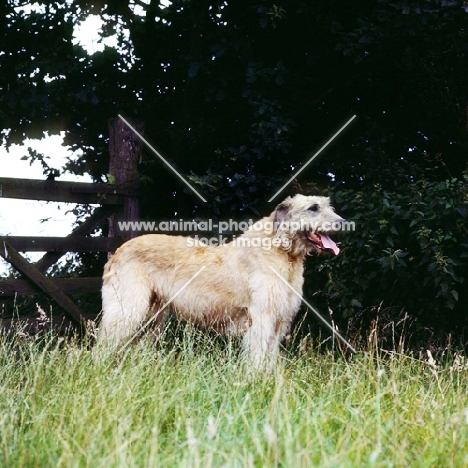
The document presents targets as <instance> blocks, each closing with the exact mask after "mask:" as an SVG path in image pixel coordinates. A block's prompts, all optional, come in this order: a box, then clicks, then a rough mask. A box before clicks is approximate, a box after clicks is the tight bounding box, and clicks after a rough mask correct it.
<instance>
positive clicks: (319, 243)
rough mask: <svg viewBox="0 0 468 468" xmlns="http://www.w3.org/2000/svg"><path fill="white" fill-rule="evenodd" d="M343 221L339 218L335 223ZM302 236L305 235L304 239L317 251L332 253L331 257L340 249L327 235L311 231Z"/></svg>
mask: <svg viewBox="0 0 468 468" xmlns="http://www.w3.org/2000/svg"><path fill="white" fill-rule="evenodd" d="M343 221H344V219H343V218H340V219H339V220H337V221H336V222H338V223H342V222H343ZM304 234H305V237H306V239H307V240H308V241H309V242H310V243H312V244H313V245H314V247H315V248H316V249H317V250H321V251H326V250H328V251H331V252H333V255H338V254H339V253H340V248H339V247H338V246H337V245H336V244H335V241H334V240H333V239H331V238H330V236H329V235H327V234H325V233H323V232H321V233H318V232H315V233H314V232H311V231H308V232H305V233H304Z"/></svg>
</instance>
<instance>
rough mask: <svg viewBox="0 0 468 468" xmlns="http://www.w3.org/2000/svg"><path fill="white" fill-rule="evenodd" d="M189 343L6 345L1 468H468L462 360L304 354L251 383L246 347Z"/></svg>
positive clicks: (16, 339)
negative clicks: (113, 351)
mask: <svg viewBox="0 0 468 468" xmlns="http://www.w3.org/2000/svg"><path fill="white" fill-rule="evenodd" d="M183 335H184V336H181V337H180V340H175V341H176V343H175V344H174V342H173V343H171V345H166V346H160V345H156V344H154V343H151V342H149V341H146V340H143V341H140V342H139V343H138V344H136V345H134V346H131V347H128V348H127V349H126V350H125V352H124V353H123V354H122V355H119V356H118V357H115V356H110V355H102V354H101V355H98V354H97V353H96V350H95V349H93V348H92V347H90V346H86V345H85V344H83V343H82V342H81V343H80V342H77V341H74V340H72V339H67V340H62V341H60V340H57V339H56V338H54V337H52V336H50V335H47V336H45V337H41V338H29V337H23V336H21V334H16V335H14V336H3V337H0V409H1V413H0V466H5V467H21V468H24V467H88V466H89V467H103V468H104V467H105V468H110V467H145V468H146V467H203V468H205V467H207V468H209V467H276V466H278V467H314V466H317V467H340V468H341V467H366V466H376V467H380V466H381V467H413V466H414V467H431V466H434V467H451V466H459V467H464V466H468V397H467V376H468V370H467V365H465V362H464V360H463V359H462V358H461V357H460V356H451V357H450V358H447V359H446V361H447V362H445V363H436V362H434V361H433V360H431V359H430V358H428V357H427V356H425V355H422V356H421V357H420V358H414V357H410V356H406V355H400V354H397V353H391V354H387V355H386V356H381V355H379V353H377V352H367V353H361V354H358V355H356V356H354V357H353V358H352V359H344V358H343V357H340V356H339V355H334V354H332V353H324V352H319V351H318V350H317V349H314V348H313V347H312V348H311V347H303V349H302V351H300V352H298V353H296V354H295V355H292V357H291V358H290V359H289V360H286V359H283V361H282V362H281V363H279V365H278V366H277V369H276V371H275V373H274V375H272V376H270V377H265V376H261V375H258V376H253V377H252V376H247V375H246V373H245V369H243V367H242V366H241V365H240V364H239V360H238V356H237V350H236V346H235V343H234V344H230V343H229V342H228V343H224V345H223V344H220V343H218V342H216V341H213V340H210V339H209V338H207V337H205V335H202V334H200V333H198V332H196V331H193V330H188V331H185V332H184V333H183ZM173 341H174V340H173Z"/></svg>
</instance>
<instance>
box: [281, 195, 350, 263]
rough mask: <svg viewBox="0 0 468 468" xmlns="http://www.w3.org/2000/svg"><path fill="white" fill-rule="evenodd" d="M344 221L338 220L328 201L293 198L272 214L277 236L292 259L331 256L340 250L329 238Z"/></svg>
mask: <svg viewBox="0 0 468 468" xmlns="http://www.w3.org/2000/svg"><path fill="white" fill-rule="evenodd" d="M344 221H345V220H344V219H343V218H341V217H340V216H338V215H337V214H336V213H335V211H334V210H333V208H332V206H331V205H330V200H329V198H327V197H319V196H305V195H295V196H294V197H288V198H286V200H284V201H283V202H282V203H280V204H279V205H278V206H277V207H276V210H275V211H274V224H275V230H276V235H277V236H279V237H281V238H283V239H284V238H287V239H288V241H289V248H288V251H290V253H291V254H293V255H300V254H307V253H311V252H313V251H315V252H317V253H323V252H332V253H333V254H334V255H338V253H339V252H340V249H339V248H338V246H337V245H336V244H335V242H334V241H333V240H332V239H331V238H330V235H333V234H335V233H336V232H337V231H340V230H341V225H342V223H343V222H344Z"/></svg>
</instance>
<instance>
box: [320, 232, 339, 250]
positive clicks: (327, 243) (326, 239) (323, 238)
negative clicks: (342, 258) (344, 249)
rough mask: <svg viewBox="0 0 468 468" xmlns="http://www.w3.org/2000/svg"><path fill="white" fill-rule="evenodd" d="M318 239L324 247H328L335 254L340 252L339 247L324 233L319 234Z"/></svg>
mask: <svg viewBox="0 0 468 468" xmlns="http://www.w3.org/2000/svg"><path fill="white" fill-rule="evenodd" d="M320 240H321V241H322V245H323V248H324V249H330V250H331V251H333V253H334V254H335V255H338V254H339V253H340V249H339V247H338V246H337V245H336V244H335V243H334V242H333V241H332V240H331V239H330V238H329V237H328V236H326V235H325V234H320Z"/></svg>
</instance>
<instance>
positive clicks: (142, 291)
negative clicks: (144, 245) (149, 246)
mask: <svg viewBox="0 0 468 468" xmlns="http://www.w3.org/2000/svg"><path fill="white" fill-rule="evenodd" d="M133 270H134V268H132V266H131V265H124V266H122V265H115V264H113V263H112V259H111V260H110V261H109V262H108V264H107V265H106V268H105V270H104V276H103V286H102V320H101V324H100V327H99V331H98V343H101V344H106V345H109V346H110V347H111V348H118V347H119V346H122V345H124V344H125V343H126V342H128V341H129V340H131V339H132V337H133V336H134V335H135V334H137V333H138V331H139V329H140V328H141V327H142V324H143V323H144V321H145V319H146V318H147V316H148V314H149V312H150V309H151V297H152V295H153V292H152V288H151V285H150V284H149V280H148V278H147V276H146V275H144V274H142V272H139V271H133Z"/></svg>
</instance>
